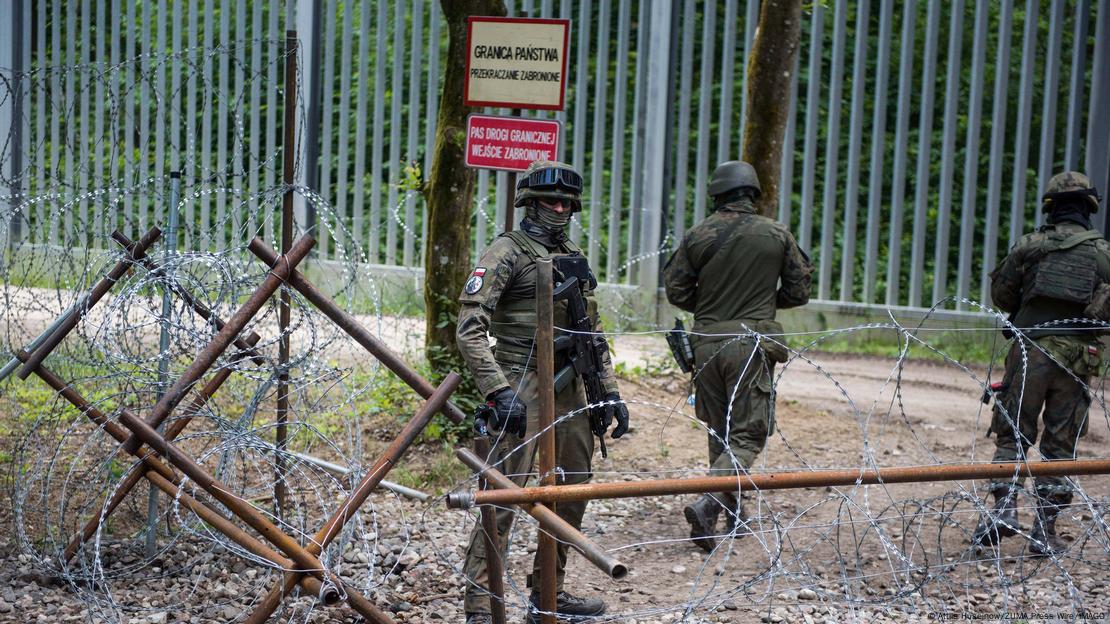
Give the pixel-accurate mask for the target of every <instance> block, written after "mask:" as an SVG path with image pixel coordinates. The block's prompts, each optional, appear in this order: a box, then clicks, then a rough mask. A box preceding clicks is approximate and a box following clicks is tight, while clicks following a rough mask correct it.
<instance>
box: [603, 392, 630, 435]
mask: <svg viewBox="0 0 1110 624" xmlns="http://www.w3.org/2000/svg"><path fill="white" fill-rule="evenodd" d="M605 400H606V401H612V402H613V403H611V404H610V405H606V406H605V417H604V420H603V421H602V424H604V425H605V429H606V430H608V429H609V425H610V424H612V423H613V419H616V421H617V428H616V429H613V434H612V437H613V439H614V440H616V439H617V438H619V437H621V436H622V435H624V434H626V433H628V406H627V405H625V404H624V401H622V400H621V395H619V394H617V393H616V392H610V393H609V394H606V395H605Z"/></svg>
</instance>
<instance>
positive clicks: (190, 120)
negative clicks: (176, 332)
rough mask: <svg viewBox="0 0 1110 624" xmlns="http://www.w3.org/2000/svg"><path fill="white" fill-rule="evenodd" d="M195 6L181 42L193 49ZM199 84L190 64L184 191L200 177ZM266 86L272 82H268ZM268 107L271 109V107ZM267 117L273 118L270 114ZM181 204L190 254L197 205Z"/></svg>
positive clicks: (188, 199) (185, 86)
mask: <svg viewBox="0 0 1110 624" xmlns="http://www.w3.org/2000/svg"><path fill="white" fill-rule="evenodd" d="M275 1H276V0H275ZM127 4H130V3H127ZM199 4H200V2H190V3H189V30H188V32H187V33H182V35H183V39H184V41H185V42H186V45H188V46H189V47H193V46H192V45H190V44H192V43H193V42H195V41H196V40H197V37H198V36H199V33H200V28H199V27H198V22H199V19H200V18H199V14H198V10H199V6H198V5H199ZM174 5H175V6H176V5H177V3H176V2H175V3H174ZM196 54H199V53H198V52H196V51H194V52H192V53H191V56H190V61H192V62H193V63H196V62H197V60H198V59H197V58H195V56H192V55H196ZM200 84H201V82H200V80H199V79H198V78H197V73H196V69H195V67H194V65H193V64H192V63H190V65H189V69H188V70H186V73H185V76H184V80H183V83H182V85H181V88H182V90H183V91H184V92H185V119H184V120H182V123H181V131H182V139H181V140H182V141H183V142H184V144H185V158H184V160H183V162H182V163H181V166H182V167H184V168H185V169H186V176H187V177H186V182H185V184H184V187H185V189H190V187H191V186H192V185H191V184H189V182H188V181H189V180H190V179H191V180H192V181H193V183H194V184H198V183H199V180H200V179H201V177H202V174H203V171H202V167H201V165H200V163H198V162H197V141H198V140H200V134H199V133H198V132H197V109H196V105H197V100H196V91H197V90H198V89H199V87H200ZM270 84H273V83H272V82H271V83H270ZM269 108H271V109H272V108H273V107H269ZM270 114H271V115H273V113H272V112H271V113H270ZM194 188H195V187H194ZM190 190H193V189H190ZM182 201H183V202H184V207H185V215H184V216H185V221H184V226H183V227H182V228H181V233H182V237H183V240H184V241H185V249H186V250H189V251H192V250H195V249H197V248H198V247H199V244H200V243H199V241H198V240H197V222H196V212H197V202H196V200H195V199H193V198H191V197H189V194H188V193H187V192H186V193H184V194H183V195H182Z"/></svg>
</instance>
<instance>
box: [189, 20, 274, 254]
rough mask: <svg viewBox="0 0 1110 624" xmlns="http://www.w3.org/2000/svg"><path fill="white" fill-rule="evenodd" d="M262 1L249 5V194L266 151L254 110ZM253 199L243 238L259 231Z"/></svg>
mask: <svg viewBox="0 0 1110 624" xmlns="http://www.w3.org/2000/svg"><path fill="white" fill-rule="evenodd" d="M262 4H263V3H262V2H261V1H260V0H255V2H254V4H253V6H252V7H251V11H252V13H251V36H250V46H251V78H250V83H251V95H250V103H251V110H252V111H255V112H254V113H253V114H249V115H248V117H250V124H251V125H250V133H251V134H250V136H251V141H250V142H249V143H248V144H247V145H244V146H243V150H244V151H246V152H247V159H246V162H247V166H248V167H250V175H249V180H248V182H249V184H250V193H251V194H253V193H257V192H259V190H260V189H261V186H260V185H259V173H258V165H259V163H261V162H262V161H263V160H264V159H265V157H266V153H265V151H264V149H265V148H264V147H263V146H264V145H265V141H264V140H263V137H262V134H261V133H262V119H261V118H262V115H260V114H258V112H257V111H259V110H260V109H261V108H262V97H263V96H262V90H263V89H262V85H263V82H262V50H263V48H264V47H265V42H266V38H265V37H263V36H262V34H263V33H262ZM178 6H179V3H177V2H175V3H174V12H175V14H176V12H177V10H178V9H177V7H178ZM174 23H175V24H176V23H177V19H176V18H175V19H174ZM173 49H175V50H176V49H177V41H176V39H175V40H174V45H173ZM177 65H178V63H174V68H175V71H176V67H177ZM173 92H174V93H175V94H176V93H177V84H176V80H175V81H174V87H173ZM174 136H175V137H176V136H177V133H176V132H175V133H174ZM171 166H173V167H178V166H180V163H172V165H171ZM254 203H255V202H253V201H252V202H250V204H248V206H247V231H246V233H245V234H246V235H245V237H244V238H245V239H248V240H249V239H251V238H254V237H255V236H259V235H260V234H261V232H259V231H258V221H257V217H256V213H257V212H258V211H257V210H256V209H255V207H254V205H253V204H254Z"/></svg>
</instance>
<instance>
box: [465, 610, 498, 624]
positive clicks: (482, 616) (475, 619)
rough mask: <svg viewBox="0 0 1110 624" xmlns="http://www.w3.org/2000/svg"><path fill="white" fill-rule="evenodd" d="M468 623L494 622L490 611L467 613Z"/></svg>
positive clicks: (485, 623)
mask: <svg viewBox="0 0 1110 624" xmlns="http://www.w3.org/2000/svg"><path fill="white" fill-rule="evenodd" d="M466 624H493V616H492V615H490V614H488V613H467V614H466Z"/></svg>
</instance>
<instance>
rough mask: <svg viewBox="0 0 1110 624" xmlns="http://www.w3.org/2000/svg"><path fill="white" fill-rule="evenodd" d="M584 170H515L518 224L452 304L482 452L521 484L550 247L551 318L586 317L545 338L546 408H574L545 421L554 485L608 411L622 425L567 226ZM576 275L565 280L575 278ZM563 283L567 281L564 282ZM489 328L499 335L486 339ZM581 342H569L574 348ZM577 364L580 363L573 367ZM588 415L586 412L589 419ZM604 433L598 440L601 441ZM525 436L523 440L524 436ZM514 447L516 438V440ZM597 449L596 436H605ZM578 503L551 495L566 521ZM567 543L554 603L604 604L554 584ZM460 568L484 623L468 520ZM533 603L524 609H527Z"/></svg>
mask: <svg viewBox="0 0 1110 624" xmlns="http://www.w3.org/2000/svg"><path fill="white" fill-rule="evenodd" d="M581 194H582V176H580V175H579V174H578V172H577V171H575V170H574V168H572V167H570V166H569V165H565V164H562V163H558V162H549V161H536V162H534V163H532V165H531V166H529V167H528V169H527V170H526V171H525V172H524V173H523V174H521V177H520V179H519V181H518V182H517V189H516V200H515V205H516V206H518V207H524V209H525V217H524V219H523V220H521V222H520V229H519V230H515V231H512V232H507V233H505V234H502V235H501V236H500V237H498V238H497V240H495V241H494V242H493V244H492V245H490V247H489V248H488V249H487V250H486V251H485V253H484V254H483V255H482V258H481V259H480V260H479V261H478V266H477V267H475V268H474V270H473V271H472V272H471V275H470V278H469V279H468V280H467V282H466V285H465V286H464V287H463V293H462V296H461V297H460V298H459V301H461V302H462V309H461V310H460V312H459V324H458V328H457V330H456V338H457V341H458V345H459V350H460V351H461V352H462V355H463V358H464V359H465V360H466V363H467V367H468V368H469V369H470V372H471V374H473V375H474V379H475V381H476V382H477V385H478V389H479V390H480V391H481V392H482V395H483V396H485V397H486V399H487V405H486V407H485V408H484V409H482V410H479V413H478V415H476V417H475V423H474V424H475V429H476V430H477V432H478V433H479V434H480V435H487V434H488V435H490V436H491V437H493V438H494V442H495V444H494V451H493V456H492V457H490V458H487V459H488V461H489V462H490V463H491V464H495V465H498V466H499V468H500V469H501V471H502V472H504V473H505V474H507V475H509V476H511V477H513V480H514V481H516V482H517V484H519V485H524V481H525V480H526V479H527V476H528V473H529V472H531V471H532V467H533V462H534V459H535V454H536V434H537V433H539V412H540V410H539V387H538V379H537V375H536V345H535V337H536V326H537V323H538V321H537V318H536V274H537V271H536V260H537V259H539V258H551V260H552V265H553V267H552V268H553V273H554V278H555V281H556V284H557V286H556V298H557V299H558V293H559V292H569V293H570V294H569V296H568V298H569V297H577V299H575V300H574V301H569V300H567V299H564V300H559V301H556V303H555V309H554V313H555V314H554V319H555V325H556V326H561V327H564V328H567V327H574V328H576V329H577V328H580V327H581V324H580V323H578V322H575V321H576V320H577V321H584V320H585V319H588V325H589V327H587V328H586V330H587V331H586V332H585V333H583V332H574V333H568V332H560V331H559V329H558V327H557V328H556V340H555V370H556V372H557V375H556V384H555V414H556V417H557V418H558V417H560V416H562V415H565V414H568V413H571V412H577V413H575V414H574V415H573V416H570V417H569V418H565V419H563V420H560V421H559V422H558V424H557V425H556V426H555V447H556V462H557V465H558V468H559V472H560V473H561V476H560V477H559V483H560V484H573V483H584V482H586V481H588V480H589V479H590V476H591V461H592V458H593V453H594V434H597V435H599V436H603V435H604V434H605V432H606V430H607V429H608V428H609V426H610V425H611V424H612V422H613V421H614V420H615V421H616V423H617V426H616V428H615V429H614V430H613V433H612V437H613V438H619V437H621V436H622V435H624V434H625V433H626V432H627V431H628V408H627V407H625V405H624V403H623V402H621V398H620V395H619V394H618V393H617V380H616V376H615V375H614V374H613V369H612V363H611V361H610V358H609V353H608V348H607V346H605V342H604V340H603V339H601V338H599V337H597V336H596V334H600V332H601V327H600V323H599V322H598V316H597V304H596V302H595V301H594V297H593V293H594V289H595V288H596V287H597V281H596V279H594V276H593V273H592V271H591V270H590V267H589V264H588V263H587V261H586V258H585V256H583V255H582V251H581V250H580V249H579V248H578V246H577V245H575V244H574V243H572V242H571V241H570V240H569V238H568V237H567V226H568V225H569V224H570V217H571V214H573V213H574V212H578V211H580V210H581V209H582V204H581V200H580V197H581ZM575 280H576V281H577V283H574V281H575ZM568 286H573V288H570V289H568V288H566V287H568ZM573 309H577V310H582V311H584V312H585V314H584V317H585V318H584V319H568V310H573ZM487 334H488V335H490V336H493V337H494V338H495V339H496V340H497V344H496V346H495V347H493V348H492V349H491V348H490V344H489V338H488V337H487ZM581 340H587V341H588V342H587V345H588V348H589V349H593V351H592V352H591V353H590V354H589V356H590V357H589V358H587V359H589V360H591V361H592V362H593V363H594V365H592V366H588V365H584V363H583V362H578V363H577V365H575V366H572V365H571V360H572V359H574V358H576V357H578V356H580V355H582V348H581V344H577V343H576V341H581ZM575 347H579V348H577V349H576V348H575ZM583 371H584V372H583ZM588 388H592V389H594V392H596V393H600V394H601V396H600V397H591V399H595V398H596V399H597V400H598V401H604V402H605V403H604V405H601V406H600V407H597V408H595V409H593V410H583V409H582V408H584V407H585V406H586V405H587V402H586V395H587V389H588ZM591 421H593V422H591ZM602 444H604V441H602ZM522 445H523V446H522ZM518 447H519V448H518ZM603 448H604V447H603ZM585 511H586V502H585V501H582V502H572V503H560V504H559V505H557V506H556V513H558V514H559V516H560V517H561V518H563V519H564V520H566V521H567V522H568V523H570V525H571V526H573V527H574V528H576V529H577V528H579V527H581V525H582V516H583V514H584V513H585ZM514 515H515V512H514V511H512V510H509V509H498V510H497V532H498V538H499V540H500V544H501V552H502V556H504V555H505V553H506V552H507V551H508V537H509V529H510V527H511V526H512V522H513V518H514ZM566 560H567V546H566V544H564V543H559V545H558V562H557V582H558V587H557V591H558V600H557V610H558V613H559V615H560V616H571V617H582V616H596V615H601V614H602V613H604V612H605V603H604V602H602V601H601V600H600V599H597V598H581V597H578V596H575V595H573V594H571V593H569V592H567V591H565V590H563V578H564V570H565V567H566ZM464 572H465V573H466V576H467V579H468V581H469V583H468V584H467V589H466V598H465V602H464V605H463V606H464V610H465V611H466V622H467V624H478V623H482V624H484V623H486V622H490V621H491V619H490V614H489V597H488V593H487V589H486V588H487V587H488V580H487V573H486V556H485V539H484V536H483V534H482V532H481V527H480V526H477V527H475V529H474V531H473V532H472V533H471V535H470V545H469V546H468V547H467V550H466V561H465V563H464ZM538 579H539V556H538V553H537V556H536V559H535V561H534V564H533V572H532V575H531V576H530V577H529V583H528V584H529V586H530V587H532V598H531V603H532V605H533V606H535V605H538V604H539V588H537V587H535V586H534V585H533V581H535V580H538ZM534 618H535V616H534V609H533V610H532V611H530V613H529V619H530V620H533V619H534Z"/></svg>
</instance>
